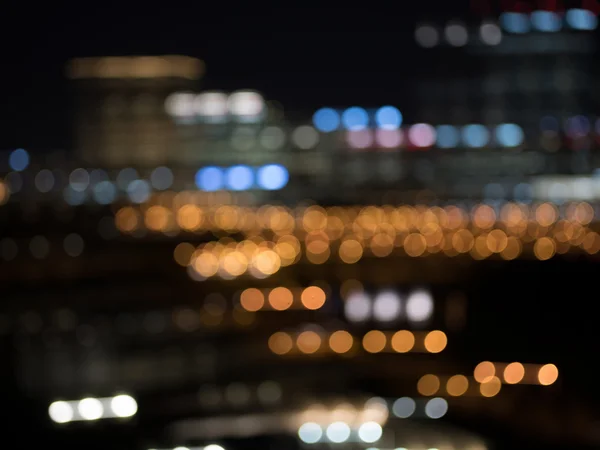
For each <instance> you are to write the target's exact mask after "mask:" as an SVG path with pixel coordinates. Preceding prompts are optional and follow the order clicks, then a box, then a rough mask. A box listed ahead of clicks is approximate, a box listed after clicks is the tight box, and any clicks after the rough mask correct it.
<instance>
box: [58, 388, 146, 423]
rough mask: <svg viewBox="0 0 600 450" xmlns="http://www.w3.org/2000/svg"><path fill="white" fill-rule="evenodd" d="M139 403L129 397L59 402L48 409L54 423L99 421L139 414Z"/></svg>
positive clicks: (119, 396)
mask: <svg viewBox="0 0 600 450" xmlns="http://www.w3.org/2000/svg"><path fill="white" fill-rule="evenodd" d="M137 409H138V406H137V402H136V401H135V399H134V398H133V397H131V396H129V395H117V396H116V397H104V398H92V397H90V398H84V399H82V400H74V401H57V402H54V403H52V404H51V405H50V407H49V408H48V415H49V416H50V419H52V421H53V422H56V423H69V422H75V421H95V420H99V419H113V418H127V417H132V416H134V415H135V414H136V413H137Z"/></svg>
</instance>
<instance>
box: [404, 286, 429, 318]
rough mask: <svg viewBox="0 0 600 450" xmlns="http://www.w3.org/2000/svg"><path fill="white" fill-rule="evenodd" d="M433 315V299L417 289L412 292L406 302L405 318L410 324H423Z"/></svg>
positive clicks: (424, 291) (427, 293)
mask: <svg viewBox="0 0 600 450" xmlns="http://www.w3.org/2000/svg"><path fill="white" fill-rule="evenodd" d="M432 315H433V298H432V297H431V294H430V293H429V292H428V291H426V290H424V289H419V290H417V291H414V292H412V293H411V294H410V295H409V296H408V300H407V301H406V317H407V318H408V320H410V321H411V322H424V321H426V320H429V319H430V318H431V316H432Z"/></svg>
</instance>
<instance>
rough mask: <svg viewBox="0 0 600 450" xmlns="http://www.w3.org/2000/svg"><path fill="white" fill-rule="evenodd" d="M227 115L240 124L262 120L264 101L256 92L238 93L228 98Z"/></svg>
mask: <svg viewBox="0 0 600 450" xmlns="http://www.w3.org/2000/svg"><path fill="white" fill-rule="evenodd" d="M228 109H229V113H230V114H231V115H233V116H235V118H236V119H237V120H238V121H241V122H256V121H258V120H260V119H261V118H262V115H263V113H264V110H265V101H264V99H263V97H262V95H260V94H259V93H258V92H254V91H238V92H234V93H233V94H231V95H230V96H229V99H228Z"/></svg>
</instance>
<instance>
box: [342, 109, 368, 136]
mask: <svg viewBox="0 0 600 450" xmlns="http://www.w3.org/2000/svg"><path fill="white" fill-rule="evenodd" d="M342 125H343V126H344V128H345V129H346V130H349V131H359V130H364V129H365V128H367V126H368V125H369V115H368V113H367V111H366V110H365V109H364V108H360V107H358V106H353V107H351V108H348V109H346V110H344V112H343V113H342Z"/></svg>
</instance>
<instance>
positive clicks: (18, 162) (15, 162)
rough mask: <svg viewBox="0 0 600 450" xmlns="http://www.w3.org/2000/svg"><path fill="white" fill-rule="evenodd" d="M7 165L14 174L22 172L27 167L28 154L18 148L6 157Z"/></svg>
mask: <svg viewBox="0 0 600 450" xmlns="http://www.w3.org/2000/svg"><path fill="white" fill-rule="evenodd" d="M8 165H9V166H10V167H11V169H12V170H14V171H16V172H22V171H23V170H25V169H27V166H28V165H29V153H27V150H25V149H22V148H18V149H16V150H14V151H13V152H11V154H10V156H9V157H8Z"/></svg>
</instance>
